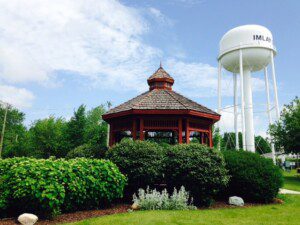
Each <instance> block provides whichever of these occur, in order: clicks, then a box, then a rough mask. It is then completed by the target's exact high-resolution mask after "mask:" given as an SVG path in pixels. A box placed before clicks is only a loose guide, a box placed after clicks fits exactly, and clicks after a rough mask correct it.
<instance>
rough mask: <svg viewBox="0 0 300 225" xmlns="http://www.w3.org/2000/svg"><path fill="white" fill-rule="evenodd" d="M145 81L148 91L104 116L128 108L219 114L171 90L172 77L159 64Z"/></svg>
mask: <svg viewBox="0 0 300 225" xmlns="http://www.w3.org/2000/svg"><path fill="white" fill-rule="evenodd" d="M147 81H148V84H149V87H150V90H149V91H147V92H145V93H143V94H141V95H139V96H137V97H135V98H133V99H131V100H129V101H127V102H125V103H123V104H121V105H119V106H117V107H115V108H112V109H111V110H109V111H108V112H106V113H105V114H104V116H106V115H109V114H115V113H120V112H126V111H129V110H193V111H197V112H201V113H207V114H211V115H217V116H219V114H218V113H216V112H214V111H213V110H211V109H209V108H206V107H205V106H203V105H200V104H198V103H196V102H194V101H192V100H190V99H188V98H186V97H184V96H182V95H181V94H178V93H177V92H175V91H173V90H172V85H173V83H174V79H173V78H172V77H171V76H170V75H169V74H168V73H167V72H166V71H165V70H164V69H163V68H162V66H161V65H160V67H159V68H158V70H157V71H156V72H155V73H154V74H153V75H152V76H150V77H149V78H148V80H147Z"/></svg>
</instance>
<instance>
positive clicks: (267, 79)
mask: <svg viewBox="0 0 300 225" xmlns="http://www.w3.org/2000/svg"><path fill="white" fill-rule="evenodd" d="M264 72H265V84H266V95H267V114H268V119H269V125H271V124H272V116H271V107H270V89H269V78H268V68H267V67H265V69H264ZM271 150H272V159H273V162H274V164H275V163H276V159H275V146H274V143H273V142H271Z"/></svg>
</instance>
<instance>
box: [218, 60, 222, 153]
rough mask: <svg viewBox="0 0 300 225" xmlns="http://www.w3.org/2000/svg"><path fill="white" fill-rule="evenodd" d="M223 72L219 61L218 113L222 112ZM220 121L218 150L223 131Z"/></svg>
mask: <svg viewBox="0 0 300 225" xmlns="http://www.w3.org/2000/svg"><path fill="white" fill-rule="evenodd" d="M221 73H222V64H221V62H220V61H219V69H218V113H219V114H221V108H222V96H221V91H222V88H221ZM220 123H221V121H219V122H218V136H219V140H218V150H219V151H220V150H221V137H220V135H221V133H220Z"/></svg>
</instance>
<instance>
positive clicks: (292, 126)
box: [269, 96, 300, 155]
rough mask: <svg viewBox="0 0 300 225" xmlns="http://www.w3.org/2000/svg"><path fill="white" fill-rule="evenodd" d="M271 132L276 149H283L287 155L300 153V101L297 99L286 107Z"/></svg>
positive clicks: (271, 127) (270, 129) (272, 126)
mask: <svg viewBox="0 0 300 225" xmlns="http://www.w3.org/2000/svg"><path fill="white" fill-rule="evenodd" d="M269 132H270V135H271V137H272V138H273V141H274V143H275V146H276V148H277V149H278V148H279V149H283V150H284V152H285V153H293V154H297V155H299V153H300V99H299V98H298V97H297V96H296V97H295V99H294V100H293V101H292V102H290V103H289V104H288V105H285V106H284V108H283V110H282V111H281V114H280V118H279V120H278V121H276V123H275V124H273V125H271V126H270V128H269Z"/></svg>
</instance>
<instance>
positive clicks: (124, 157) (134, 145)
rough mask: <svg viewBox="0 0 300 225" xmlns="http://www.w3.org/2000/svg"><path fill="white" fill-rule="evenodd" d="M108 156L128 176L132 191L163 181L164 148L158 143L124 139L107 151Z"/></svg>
mask: <svg viewBox="0 0 300 225" xmlns="http://www.w3.org/2000/svg"><path fill="white" fill-rule="evenodd" d="M106 158H107V159H109V160H111V161H112V162H114V163H115V164H116V165H117V166H118V167H119V169H120V171H121V172H122V173H123V174H125V175H127V176H128V185H129V189H130V191H133V192H136V191H137V190H138V189H139V188H145V187H147V186H150V187H151V186H153V185H154V184H155V183H157V182H161V179H162V175H163V158H164V150H163V149H162V148H161V147H160V146H159V145H158V144H156V143H153V142H148V141H132V140H129V139H123V140H122V141H121V142H120V143H118V144H116V145H115V146H113V147H112V148H111V149H109V150H108V151H107V153H106ZM130 195H132V193H131V194H130Z"/></svg>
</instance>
